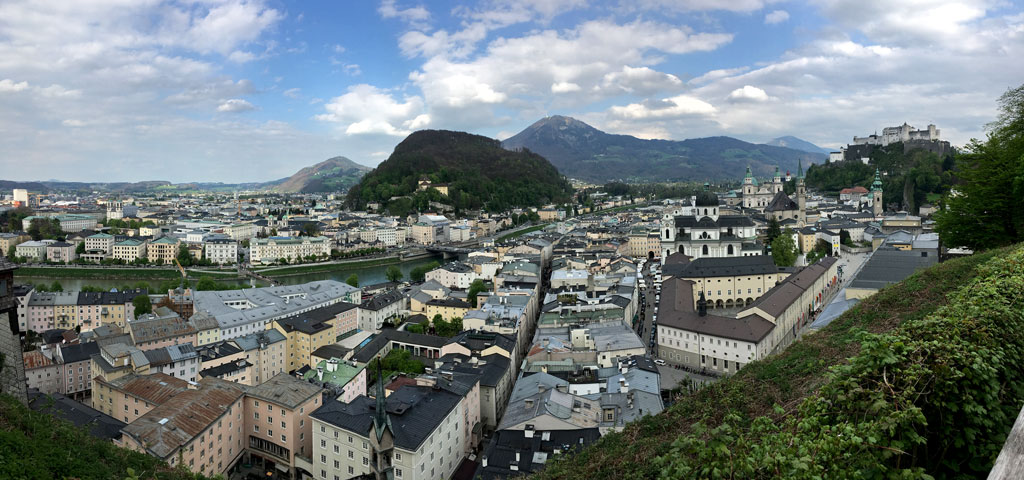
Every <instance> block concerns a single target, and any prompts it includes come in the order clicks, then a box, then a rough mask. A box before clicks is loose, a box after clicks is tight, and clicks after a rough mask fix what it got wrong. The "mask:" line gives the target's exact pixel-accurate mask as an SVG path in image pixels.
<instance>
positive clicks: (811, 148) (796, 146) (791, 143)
mask: <svg viewBox="0 0 1024 480" xmlns="http://www.w3.org/2000/svg"><path fill="white" fill-rule="evenodd" d="M765 145H771V146H774V147H786V148H792V149H793V150H800V151H802V152H810V153H824V154H826V155H828V152H830V150H828V149H826V148H821V147H819V146H817V145H815V144H813V143H811V142H808V141H807V140H804V139H801V138H797V137H794V136H792V135H786V136H783V137H776V138H773V139H771V140H770V141H768V142H765Z"/></svg>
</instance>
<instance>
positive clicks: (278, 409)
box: [243, 373, 323, 478]
mask: <svg viewBox="0 0 1024 480" xmlns="http://www.w3.org/2000/svg"><path fill="white" fill-rule="evenodd" d="M321 392H323V389H322V388H320V387H318V386H316V385H313V384H311V383H309V382H305V381H303V380H300V379H298V378H295V377H293V376H291V375H288V374H287V373H279V374H277V375H275V376H273V377H272V378H270V379H268V380H267V381H265V382H263V383H260V384H258V385H256V386H253V387H251V388H249V389H247V390H246V394H245V400H244V409H245V410H244V414H243V415H244V418H245V430H244V433H245V434H246V437H247V443H246V445H247V449H248V450H247V451H248V455H247V456H248V459H249V463H251V464H253V465H263V466H265V467H266V466H267V465H268V464H269V463H273V464H275V465H277V466H278V468H277V469H278V470H281V468H279V467H280V466H285V467H286V469H287V470H288V474H289V475H291V476H292V478H298V477H299V476H300V474H299V472H298V471H297V470H296V469H295V466H296V463H297V462H296V459H297V457H304V458H305V459H307V460H306V461H305V463H306V464H308V463H309V460H308V459H309V458H311V457H312V455H313V422H312V420H311V419H310V418H309V415H310V414H311V413H313V411H315V410H316V409H317V408H320V405H321V401H322V400H323V398H322V396H321Z"/></svg>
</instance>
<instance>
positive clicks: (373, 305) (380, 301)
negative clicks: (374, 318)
mask: <svg viewBox="0 0 1024 480" xmlns="http://www.w3.org/2000/svg"><path fill="white" fill-rule="evenodd" d="M404 297H405V296H404V295H403V294H402V292H401V291H399V290H392V291H390V292H384V293H378V294H377V295H374V296H373V297H372V298H370V299H369V300H367V301H365V302H363V303H362V304H360V305H359V308H361V309H363V310H373V311H378V310H382V309H384V308H385V307H387V306H389V305H392V304H394V303H395V302H399V301H401V300H402V299H403V298H404Z"/></svg>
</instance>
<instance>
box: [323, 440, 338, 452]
mask: <svg viewBox="0 0 1024 480" xmlns="http://www.w3.org/2000/svg"><path fill="white" fill-rule="evenodd" d="M320 448H327V440H323V439H321V440H320ZM334 451H335V452H337V451H338V446H337V445H335V446H334Z"/></svg>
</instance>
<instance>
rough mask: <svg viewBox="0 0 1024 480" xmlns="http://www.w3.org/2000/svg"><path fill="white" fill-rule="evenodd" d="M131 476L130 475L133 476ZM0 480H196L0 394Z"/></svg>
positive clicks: (186, 472) (197, 479)
mask: <svg viewBox="0 0 1024 480" xmlns="http://www.w3.org/2000/svg"><path fill="white" fill-rule="evenodd" d="M132 472H134V474H133V473H132ZM0 478H4V479H8V478H9V479H30V478H32V479H34V478H80V479H103V480H107V479H124V478H138V479H159V480H178V479H181V480H185V479H188V480H200V479H203V478H206V477H203V476H199V475H194V474H192V473H190V472H188V471H187V470H184V469H174V468H171V467H170V466H168V465H167V464H166V463H164V462H162V461H160V460H159V459H157V458H155V457H151V456H149V455H146V454H142V453H138V452H133V451H131V450H126V449H123V448H119V447H117V446H115V445H114V444H113V443H111V442H107V441H104V440H100V439H98V438H96V437H93V436H91V435H89V433H88V432H87V431H85V430H84V429H81V428H78V427H75V426H74V425H72V424H70V423H68V422H65V421H63V420H60V419H56V418H54V417H52V416H50V415H47V414H44V413H39V412H35V411H32V410H29V409H28V408H25V406H23V405H21V404H20V403H18V401H17V400H15V399H14V398H13V397H11V396H9V395H4V394H0Z"/></svg>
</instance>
